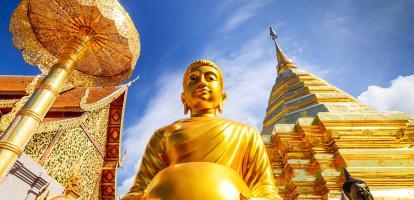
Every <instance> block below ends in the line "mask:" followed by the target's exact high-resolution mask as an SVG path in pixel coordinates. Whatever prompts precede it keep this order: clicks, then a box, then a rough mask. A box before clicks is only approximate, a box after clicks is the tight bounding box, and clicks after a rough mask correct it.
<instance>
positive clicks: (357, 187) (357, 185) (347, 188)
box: [342, 168, 374, 200]
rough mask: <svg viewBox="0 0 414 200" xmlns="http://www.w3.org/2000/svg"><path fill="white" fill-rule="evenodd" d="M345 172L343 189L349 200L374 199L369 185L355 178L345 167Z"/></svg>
mask: <svg viewBox="0 0 414 200" xmlns="http://www.w3.org/2000/svg"><path fill="white" fill-rule="evenodd" d="M344 174H345V178H346V181H345V183H344V184H343V185H342V189H343V191H344V194H345V195H346V197H347V198H348V199H349V200H374V197H372V194H371V192H370V190H369V187H368V185H367V184H366V183H365V182H364V181H363V180H359V179H355V178H353V177H352V176H351V175H350V174H349V172H348V170H346V169H345V168H344Z"/></svg>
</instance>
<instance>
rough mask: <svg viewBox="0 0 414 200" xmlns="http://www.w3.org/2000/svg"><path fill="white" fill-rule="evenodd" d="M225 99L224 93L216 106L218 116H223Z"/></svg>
mask: <svg viewBox="0 0 414 200" xmlns="http://www.w3.org/2000/svg"><path fill="white" fill-rule="evenodd" d="M226 99H227V94H226V93H225V92H223V93H222V100H221V102H220V103H219V104H218V106H217V110H218V111H219V113H220V114H223V103H224V102H225V101H226Z"/></svg>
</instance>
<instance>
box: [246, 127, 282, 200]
mask: <svg viewBox="0 0 414 200" xmlns="http://www.w3.org/2000/svg"><path fill="white" fill-rule="evenodd" d="M243 171H244V173H243V178H244V180H245V181H246V183H247V185H248V186H249V187H250V189H251V192H252V196H253V199H280V200H281V199H282V198H281V197H280V196H279V194H278V192H277V188H276V185H275V181H274V178H273V173H272V168H271V165H270V161H269V158H268V156H267V153H266V147H265V146H264V144H263V140H262V138H261V137H260V134H259V133H258V132H257V131H256V130H254V129H251V135H250V139H249V144H248V150H247V152H246V155H245V158H244V161H243Z"/></svg>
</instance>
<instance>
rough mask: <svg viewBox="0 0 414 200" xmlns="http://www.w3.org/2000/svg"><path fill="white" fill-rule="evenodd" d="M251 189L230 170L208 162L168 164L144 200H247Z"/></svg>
mask: <svg viewBox="0 0 414 200" xmlns="http://www.w3.org/2000/svg"><path fill="white" fill-rule="evenodd" d="M250 196H251V194H250V190H249V187H248V186H247V185H246V183H245V182H244V181H243V179H242V177H241V176H240V175H239V174H238V173H237V172H236V171H234V170H233V169H231V168H229V167H226V166H224V165H220V164H216V163H210V162H188V163H181V164H176V165H171V166H169V167H167V168H165V169H163V170H162V171H160V172H159V173H158V174H157V175H156V176H155V177H154V179H153V180H152V181H151V183H150V184H149V185H148V188H147V192H146V199H147V200H151V199H162V200H182V199H198V200H203V199H209V200H219V199H220V200H231V199H237V200H239V199H243V198H246V199H248V198H250Z"/></svg>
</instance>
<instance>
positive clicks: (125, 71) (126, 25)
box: [0, 0, 140, 180]
mask: <svg viewBox="0 0 414 200" xmlns="http://www.w3.org/2000/svg"><path fill="white" fill-rule="evenodd" d="M10 31H11V32H12V34H13V43H14V45H15V46H16V47H17V48H18V49H20V50H22V51H23V57H24V59H25V61H26V62H27V63H29V64H32V65H37V66H39V68H40V70H41V71H42V72H43V73H45V74H47V76H46V77H45V78H44V79H43V81H42V82H41V83H40V84H39V85H38V86H37V88H36V90H35V91H34V92H33V94H32V95H31V96H30V98H29V99H28V101H27V103H26V104H25V105H24V106H23V107H22V108H21V109H20V111H19V112H18V113H17V115H16V118H15V119H14V120H13V122H12V123H11V124H10V125H9V127H8V128H7V129H6V130H5V132H4V133H3V134H2V135H1V137H0V160H1V162H0V180H3V178H4V177H5V176H6V175H7V173H8V172H9V170H10V168H11V167H12V166H13V164H14V162H15V161H16V160H17V158H18V157H19V156H20V155H21V154H22V152H23V149H24V147H25V146H26V144H27V143H28V142H29V140H30V138H31V137H32V135H33V133H34V132H35V131H36V128H37V127H38V126H39V125H40V124H41V123H42V120H43V118H44V116H45V115H46V113H47V111H48V110H49V108H50V107H51V106H52V104H53V102H54V101H55V99H56V98H57V96H58V94H59V91H60V90H61V88H62V85H63V84H64V83H65V81H66V80H67V81H68V83H69V84H72V85H75V86H107V85H117V84H119V83H121V82H122V81H124V80H126V79H128V78H129V76H130V75H131V73H132V71H133V69H134V66H135V64H136V62H137V59H138V56H139V52H140V43H139V36H138V32H137V30H136V28H135V26H134V24H133V22H132V20H131V18H130V17H129V16H128V14H127V13H126V12H125V10H124V9H123V8H122V6H121V5H120V4H119V2H117V1H116V0H22V1H21V3H20V4H19V6H18V7H17V9H16V10H15V12H14V14H13V17H12V19H11V22H10Z"/></svg>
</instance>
